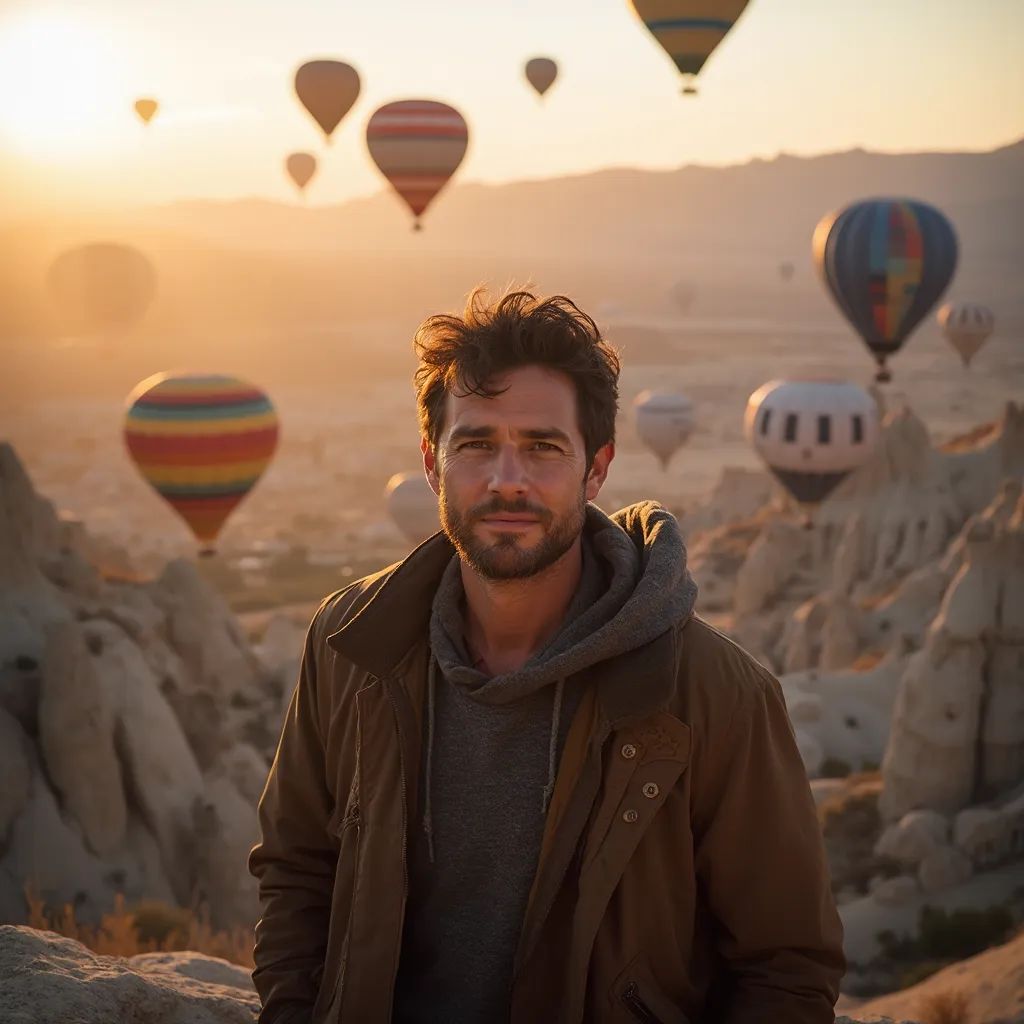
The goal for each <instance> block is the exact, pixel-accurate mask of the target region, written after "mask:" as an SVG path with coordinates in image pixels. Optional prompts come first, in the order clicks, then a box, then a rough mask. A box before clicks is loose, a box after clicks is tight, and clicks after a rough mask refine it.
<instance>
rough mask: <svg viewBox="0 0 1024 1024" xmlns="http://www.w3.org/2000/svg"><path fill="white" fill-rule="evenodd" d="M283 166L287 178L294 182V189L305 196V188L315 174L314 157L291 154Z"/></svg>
mask: <svg viewBox="0 0 1024 1024" xmlns="http://www.w3.org/2000/svg"><path fill="white" fill-rule="evenodd" d="M284 166H285V170H286V171H287V172H288V177H289V178H291V179H292V181H293V182H295V187H296V188H297V189H298V190H299V192H300V193H301V194H303V195H305V192H306V186H307V185H308V184H309V183H310V181H312V179H313V175H314V174H316V157H315V156H313V154H312V153H291V154H289V156H288V158H287V159H286V160H285V162H284Z"/></svg>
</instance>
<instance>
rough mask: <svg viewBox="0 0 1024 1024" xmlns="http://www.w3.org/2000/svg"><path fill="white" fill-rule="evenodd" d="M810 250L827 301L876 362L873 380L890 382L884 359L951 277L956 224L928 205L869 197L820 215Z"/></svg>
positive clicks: (915, 324) (934, 300) (914, 201)
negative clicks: (827, 293) (828, 294)
mask: <svg viewBox="0 0 1024 1024" xmlns="http://www.w3.org/2000/svg"><path fill="white" fill-rule="evenodd" d="M811 245H812V250H813V255H814V261H815V263H816V265H817V267H818V270H819V271H820V272H821V275H822V277H823V278H824V280H825V284H826V285H827V286H828V289H829V291H830V292H831V293H832V297H833V298H834V299H835V301H836V304H837V305H838V306H839V308H840V309H841V310H842V312H843V314H844V315H845V316H846V318H847V320H849V321H850V323H851V324H852V325H853V326H854V328H855V329H856V330H857V333H858V334H860V336H861V337H862V338H863V339H864V343H865V344H866V345H867V346H868V348H869V349H870V350H871V352H872V354H873V355H874V357H875V360H876V362H877V363H878V366H879V371H878V376H877V378H876V379H877V380H879V381H886V380H889V378H890V374H889V371H888V369H887V367H886V360H887V359H888V358H889V356H891V355H893V353H895V352H897V351H899V349H900V347H901V346H902V345H903V343H904V341H906V339H907V337H908V336H909V335H910V333H911V331H913V330H914V328H915V327H916V326H917V325H918V324H919V323H920V322H921V320H922V319H923V318H924V317H925V316H926V315H927V313H928V311H929V310H930V309H931V308H932V307H933V306H934V305H935V303H936V302H937V301H938V299H939V297H940V296H941V295H942V293H943V292H944V291H945V290H946V287H947V285H948V284H949V282H950V280H951V279H952V277H953V271H954V270H955V269H956V262H957V241H956V233H955V232H954V230H953V226H952V225H951V224H950V223H949V221H948V220H947V219H946V218H945V216H943V214H942V213H940V212H939V211H938V210H937V209H935V207H934V206H929V205H928V204H927V203H922V202H918V201H917V200H914V199H868V200H864V201H862V202H858V203H852V204H851V205H850V206H847V207H846V208H845V209H843V210H840V211H838V212H837V213H832V214H829V215H828V216H827V217H823V218H822V220H821V221H820V222H819V223H818V226H817V228H815V231H814V239H813V241H812V243H811Z"/></svg>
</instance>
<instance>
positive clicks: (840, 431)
mask: <svg viewBox="0 0 1024 1024" xmlns="http://www.w3.org/2000/svg"><path fill="white" fill-rule="evenodd" d="M743 426H744V433H745V434H746V437H747V440H748V442H749V443H750V444H751V445H752V446H753V448H754V450H755V451H756V452H757V453H758V455H760V456H761V458H762V459H763V460H764V462H765V465H767V467H768V469H769V470H771V472H772V474H773V475H774V476H775V478H776V479H777V480H778V481H779V483H781V484H782V486H783V487H785V488H786V490H787V491H788V492H789V493H790V494H791V495H792V496H793V497H794V498H795V499H796V501H797V502H799V503H800V504H801V505H805V506H807V505H817V504H818V503H819V502H821V501H824V500H825V498H827V497H828V496H829V495H830V494H831V493H832V492H833V491H834V490H835V489H836V487H838V486H839V484H840V483H841V482H842V481H843V480H845V479H846V477H847V476H849V475H850V473H852V472H853V471H854V470H855V469H857V468H859V467H860V466H862V465H864V463H865V462H867V461H868V459H869V458H870V457H871V454H872V452H873V451H874V448H875V445H876V444H877V441H878V406H877V404H876V402H875V400H874V399H873V398H872V397H871V395H870V394H868V392H867V391H865V390H864V388H862V387H860V386H859V385H857V384H854V383H852V382H850V381H844V380H801V379H794V380H772V381H769V382H768V383H767V384H762V385H761V387H759V388H758V389H757V390H756V391H755V392H754V393H753V394H752V395H751V396H750V398H749V400H748V401H747V410H746V415H745V416H744V422H743Z"/></svg>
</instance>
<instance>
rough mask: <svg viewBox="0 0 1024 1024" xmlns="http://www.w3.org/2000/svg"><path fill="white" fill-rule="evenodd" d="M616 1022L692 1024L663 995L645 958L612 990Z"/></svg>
mask: <svg viewBox="0 0 1024 1024" xmlns="http://www.w3.org/2000/svg"><path fill="white" fill-rule="evenodd" d="M612 998H613V1002H614V1003H616V1004H617V1007H616V1012H615V1017H614V1019H616V1020H622V1021H630V1022H632V1021H636V1022H637V1024H690V1018H689V1017H688V1016H687V1015H686V1014H685V1013H684V1012H683V1011H682V1010H681V1009H679V1007H678V1006H676V1004H675V1003H674V1002H673V1001H672V1000H671V999H670V998H669V997H668V996H667V995H666V994H665V993H664V991H662V989H661V987H660V986H659V985H658V984H657V982H656V981H655V980H654V976H653V975H652V974H651V971H650V968H649V967H648V966H647V960H646V958H645V957H644V956H643V955H642V954H641V955H640V956H637V957H635V958H634V959H633V960H632V961H631V963H630V965H629V966H628V967H627V968H626V969H625V970H624V971H623V972H622V974H620V975H619V977H618V978H617V979H616V981H615V984H614V986H613V987H612Z"/></svg>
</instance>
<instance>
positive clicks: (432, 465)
mask: <svg viewBox="0 0 1024 1024" xmlns="http://www.w3.org/2000/svg"><path fill="white" fill-rule="evenodd" d="M420 451H421V452H422V453H423V472H424V473H425V474H426V477H427V483H428V484H430V489H431V490H432V491H433V492H434V493H435V494H436V495H438V496H439V497H440V495H441V481H440V479H439V478H438V475H437V452H436V451H435V450H434V446H433V445H432V444H431V443H430V438H429V437H421V438H420Z"/></svg>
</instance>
